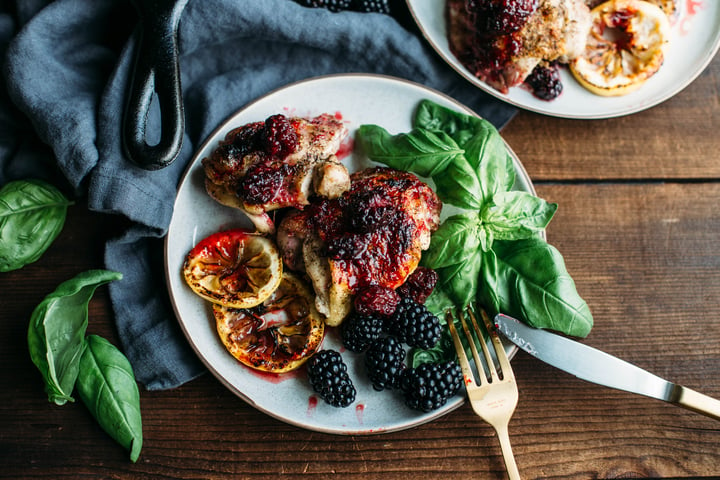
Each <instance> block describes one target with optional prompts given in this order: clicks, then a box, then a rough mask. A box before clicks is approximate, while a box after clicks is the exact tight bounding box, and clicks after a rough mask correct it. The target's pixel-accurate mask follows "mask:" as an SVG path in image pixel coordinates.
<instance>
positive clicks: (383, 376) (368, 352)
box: [308, 267, 462, 412]
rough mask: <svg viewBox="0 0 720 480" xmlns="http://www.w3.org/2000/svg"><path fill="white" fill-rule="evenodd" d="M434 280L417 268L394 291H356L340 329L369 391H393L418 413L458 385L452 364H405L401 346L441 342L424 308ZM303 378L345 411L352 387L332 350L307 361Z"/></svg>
mask: <svg viewBox="0 0 720 480" xmlns="http://www.w3.org/2000/svg"><path fill="white" fill-rule="evenodd" d="M436 282H437V274H436V273H435V272H434V271H433V270H431V269H428V268H423V267H418V268H417V269H416V270H415V271H414V272H413V274H412V275H410V277H408V278H407V279H406V281H405V283H404V284H403V285H402V286H401V287H400V288H398V289H397V290H391V289H387V288H383V287H374V286H373V287H368V288H366V289H364V290H362V291H360V292H358V294H357V295H356V297H355V304H354V307H355V308H354V310H353V311H352V312H351V313H350V315H349V316H348V318H347V319H345V321H344V322H343V323H342V326H341V327H340V332H341V335H342V341H343V345H344V346H345V348H347V349H348V350H350V351H352V352H356V353H362V354H363V364H364V367H365V373H366V375H367V378H368V380H370V383H371V384H372V386H373V388H374V389H375V390H377V391H381V390H395V391H398V392H400V394H401V395H402V396H403V398H404V400H405V404H406V405H407V406H408V407H410V408H412V409H415V410H420V411H423V412H429V411H431V410H435V409H437V408H440V407H441V406H443V405H445V403H447V401H448V399H449V398H451V397H452V396H454V395H455V394H456V393H457V392H458V389H459V388H460V386H461V385H462V372H461V370H460V367H459V366H458V365H457V363H455V362H446V363H437V364H436V363H425V364H422V365H420V366H418V367H416V368H408V367H407V366H406V365H405V358H406V349H405V347H404V345H407V346H408V347H411V348H412V347H416V348H422V349H429V348H433V347H434V346H435V345H436V344H437V342H438V341H439V340H440V335H441V328H440V320H439V319H438V318H437V317H436V316H435V315H433V314H432V313H431V312H430V311H429V310H428V309H427V308H426V307H425V305H424V302H425V299H427V297H428V296H429V295H430V293H432V290H433V288H434V287H435V283H436ZM308 377H309V379H310V383H311V384H312V387H313V389H314V390H315V392H317V393H318V394H319V395H320V396H321V397H322V398H323V399H324V400H325V401H326V402H327V403H329V404H330V405H333V406H335V407H346V406H348V405H350V404H351V403H352V402H353V401H354V400H355V395H356V392H355V387H354V386H353V385H352V381H351V380H350V378H349V376H348V374H347V367H346V365H345V364H344V363H343V360H342V357H341V356H340V354H339V353H338V352H336V351H333V350H322V351H320V352H318V353H317V354H315V355H314V356H313V357H312V358H311V359H310V361H309V362H308Z"/></svg>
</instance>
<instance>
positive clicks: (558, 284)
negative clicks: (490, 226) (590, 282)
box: [478, 237, 593, 337]
mask: <svg viewBox="0 0 720 480" xmlns="http://www.w3.org/2000/svg"><path fill="white" fill-rule="evenodd" d="M481 266H482V268H481V279H480V287H479V292H478V300H479V302H480V303H481V304H482V305H484V306H485V307H486V308H487V309H488V310H493V312H492V313H493V314H496V313H499V312H502V313H506V314H508V315H511V316H514V317H517V318H519V319H521V320H523V321H524V322H526V323H527V324H528V325H531V326H533V327H536V328H545V329H549V330H555V331H558V332H562V333H565V334H567V335H572V336H575V337H585V336H587V334H588V333H590V330H591V328H592V326H593V318H592V314H591V313H590V309H589V307H588V305H587V303H585V301H584V300H583V299H582V298H581V297H580V295H579V294H578V292H577V290H576V288H575V282H574V281H573V279H572V278H571V277H570V274H569V273H568V272H567V270H566V268H565V261H564V260H563V258H562V255H561V254H560V252H559V251H558V250H557V249H556V248H555V247H553V246H552V245H550V244H548V243H547V242H545V241H544V240H543V239H542V238H539V237H532V238H528V239H524V240H515V241H501V240H498V241H495V243H494V244H493V248H492V249H491V250H490V251H488V252H485V253H484V255H483V259H482V265H481Z"/></svg>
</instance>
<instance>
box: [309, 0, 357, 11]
mask: <svg viewBox="0 0 720 480" xmlns="http://www.w3.org/2000/svg"><path fill="white" fill-rule="evenodd" d="M296 1H297V2H298V3H299V4H300V5H303V6H305V7H312V8H327V9H328V10H330V11H331V12H340V11H342V10H348V9H349V8H350V4H351V3H352V0H296Z"/></svg>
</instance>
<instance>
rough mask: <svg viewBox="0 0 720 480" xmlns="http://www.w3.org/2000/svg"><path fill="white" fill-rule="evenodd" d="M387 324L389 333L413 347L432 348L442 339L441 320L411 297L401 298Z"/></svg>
mask: <svg viewBox="0 0 720 480" xmlns="http://www.w3.org/2000/svg"><path fill="white" fill-rule="evenodd" d="M386 325H387V326H386V330H387V332H388V333H390V334H391V335H395V336H396V337H397V338H398V340H400V341H401V342H403V343H407V344H408V345H409V346H411V347H419V348H425V349H427V348H432V347H434V346H435V344H437V342H438V340H440V334H441V329H440V320H439V319H438V318H437V317H436V316H435V315H433V314H432V313H431V312H430V311H429V310H428V309H427V307H425V305H422V304H420V303H417V302H415V301H414V300H413V299H412V298H409V297H405V298H403V299H402V300H400V303H399V304H398V307H397V309H396V310H395V314H394V315H393V316H392V318H390V319H389V321H388V322H387V324H386Z"/></svg>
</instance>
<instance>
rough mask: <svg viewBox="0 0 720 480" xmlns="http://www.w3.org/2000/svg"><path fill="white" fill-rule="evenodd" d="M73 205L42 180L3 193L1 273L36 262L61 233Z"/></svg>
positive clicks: (16, 184) (10, 186)
mask: <svg viewBox="0 0 720 480" xmlns="http://www.w3.org/2000/svg"><path fill="white" fill-rule="evenodd" d="M71 204H72V202H71V201H69V200H68V199H67V198H65V196H64V195H63V194H62V193H61V192H60V190H58V189H57V188H55V187H53V186H52V185H50V184H49V183H47V182H44V181H42V180H17V181H13V182H10V183H8V184H6V185H5V186H4V187H2V189H0V272H9V271H11V270H17V269H19V268H22V267H24V266H25V265H27V264H29V263H32V262H35V261H37V260H38V259H39V258H40V257H41V256H42V254H43V253H45V251H46V250H47V249H48V247H50V245H51V244H52V242H53V241H54V240H55V239H56V238H57V236H58V235H59V234H60V232H61V231H62V228H63V225H64V224H65V216H66V214H67V208H68V206H69V205H71Z"/></svg>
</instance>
